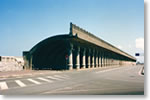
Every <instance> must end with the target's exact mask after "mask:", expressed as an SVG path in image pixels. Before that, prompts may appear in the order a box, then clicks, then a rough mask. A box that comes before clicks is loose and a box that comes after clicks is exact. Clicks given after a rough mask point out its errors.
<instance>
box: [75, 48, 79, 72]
mask: <svg viewBox="0 0 150 100" xmlns="http://www.w3.org/2000/svg"><path fill="white" fill-rule="evenodd" d="M76 69H80V47H78V48H77V50H76Z"/></svg>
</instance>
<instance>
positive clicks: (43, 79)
mask: <svg viewBox="0 0 150 100" xmlns="http://www.w3.org/2000/svg"><path fill="white" fill-rule="evenodd" d="M37 79H40V80H42V81H46V82H50V83H52V82H53V81H52V80H48V79H45V78H42V77H38V78H37Z"/></svg>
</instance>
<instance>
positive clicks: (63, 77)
mask: <svg viewBox="0 0 150 100" xmlns="http://www.w3.org/2000/svg"><path fill="white" fill-rule="evenodd" d="M54 76H55V77H58V78H64V79H69V77H65V76H60V75H54Z"/></svg>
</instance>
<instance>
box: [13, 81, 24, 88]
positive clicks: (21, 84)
mask: <svg viewBox="0 0 150 100" xmlns="http://www.w3.org/2000/svg"><path fill="white" fill-rule="evenodd" d="M15 82H16V83H17V84H18V85H19V86H20V87H25V86H26V85H25V84H24V83H23V82H21V81H20V80H15Z"/></svg>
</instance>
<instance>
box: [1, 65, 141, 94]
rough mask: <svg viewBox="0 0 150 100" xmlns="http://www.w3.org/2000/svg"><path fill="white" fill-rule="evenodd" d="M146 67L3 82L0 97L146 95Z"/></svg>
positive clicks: (47, 75)
mask: <svg viewBox="0 0 150 100" xmlns="http://www.w3.org/2000/svg"><path fill="white" fill-rule="evenodd" d="M141 69H142V66H124V67H114V68H105V69H104V68H103V69H100V68H99V69H93V70H79V71H76V70H73V71H63V72H60V73H46V74H36V75H34V76H32V75H31V76H26V75H25V76H21V77H17V78H15V77H12V78H6V79H1V80H0V94H44V95H49V94H71V95H73V94H78V95H80V94H83V95H85V94H90V95H91V94H104V95H107V94H109V95H110V94H111V95H112V94H115V95H116V94H124V95H125V94H142V95H143V94H144V75H139V71H141Z"/></svg>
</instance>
